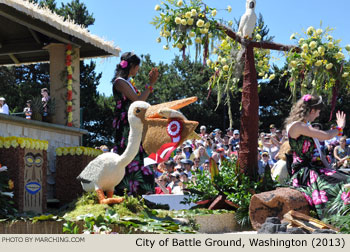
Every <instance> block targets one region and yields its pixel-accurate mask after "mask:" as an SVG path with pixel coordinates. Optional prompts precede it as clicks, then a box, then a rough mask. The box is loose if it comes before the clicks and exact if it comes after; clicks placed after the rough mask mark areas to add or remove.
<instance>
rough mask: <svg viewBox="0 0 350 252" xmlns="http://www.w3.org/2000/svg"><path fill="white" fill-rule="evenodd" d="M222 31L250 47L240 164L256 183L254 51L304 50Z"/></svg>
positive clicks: (257, 112) (244, 83) (243, 100)
mask: <svg viewBox="0 0 350 252" xmlns="http://www.w3.org/2000/svg"><path fill="white" fill-rule="evenodd" d="M218 29H222V30H224V32H225V33H226V34H227V36H229V37H230V38H232V39H233V40H235V41H237V42H238V43H240V44H244V45H245V47H246V51H245V63H244V64H245V65H244V73H243V90H242V115H241V128H240V139H241V140H240V151H239V154H238V163H239V165H240V167H241V169H243V170H244V172H245V173H246V174H247V175H249V177H250V178H252V179H255V178H256V177H257V176H256V175H257V172H258V134H259V95H258V82H257V77H256V69H255V63H254V47H256V48H260V49H272V50H278V51H289V50H295V51H296V52H300V51H301V49H300V48H299V47H295V46H286V45H282V44H277V43H271V42H255V41H249V40H246V39H244V38H242V37H241V36H239V35H237V34H236V33H235V32H234V31H232V29H231V28H229V27H227V26H225V25H222V24H218Z"/></svg>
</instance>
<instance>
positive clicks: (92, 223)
mask: <svg viewBox="0 0 350 252" xmlns="http://www.w3.org/2000/svg"><path fill="white" fill-rule="evenodd" d="M124 197H125V200H124V201H123V203H121V204H116V205H112V206H108V205H103V204H98V203H97V195H96V193H86V194H84V195H83V196H82V197H81V198H80V199H79V200H78V201H77V203H76V207H75V208H74V209H72V211H70V212H67V213H66V214H65V215H64V216H63V218H64V219H65V221H66V222H65V224H64V225H63V231H64V232H65V233H70V234H73V233H80V232H83V233H111V232H112V231H113V225H117V226H119V227H123V230H122V232H127V233H135V232H145V233H195V225H194V224H193V223H192V222H190V224H189V225H179V224H178V223H177V222H176V220H174V219H173V218H171V217H170V216H169V212H167V213H164V212H157V211H156V210H151V209H149V208H147V207H146V206H145V205H144V202H143V200H141V199H140V198H135V197H133V196H128V195H124ZM75 221H82V222H83V230H82V231H80V230H79V227H78V226H77V225H76V224H75V223H74V222H75Z"/></svg>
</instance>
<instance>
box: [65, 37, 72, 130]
mask: <svg viewBox="0 0 350 252" xmlns="http://www.w3.org/2000/svg"><path fill="white" fill-rule="evenodd" d="M66 66H67V113H68V119H67V126H68V127H72V126H73V112H72V111H73V103H72V98H73V88H72V84H73V69H72V45H71V44H68V45H67V46H66Z"/></svg>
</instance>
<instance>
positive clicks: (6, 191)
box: [0, 171, 17, 219]
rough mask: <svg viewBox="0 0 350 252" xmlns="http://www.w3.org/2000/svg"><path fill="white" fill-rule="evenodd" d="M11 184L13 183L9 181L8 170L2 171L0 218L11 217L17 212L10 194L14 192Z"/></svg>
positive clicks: (0, 173) (0, 179) (0, 174)
mask: <svg viewBox="0 0 350 252" xmlns="http://www.w3.org/2000/svg"><path fill="white" fill-rule="evenodd" d="M9 184H11V182H10V183H9V177H8V174H7V171H0V206H1V207H0V219H3V218H9V217H11V216H13V215H14V214H16V212H17V211H16V209H15V207H14V202H13V201H12V199H11V197H10V196H9V195H10V194H13V192H12V191H11V189H10V185H9ZM11 187H12V185H11Z"/></svg>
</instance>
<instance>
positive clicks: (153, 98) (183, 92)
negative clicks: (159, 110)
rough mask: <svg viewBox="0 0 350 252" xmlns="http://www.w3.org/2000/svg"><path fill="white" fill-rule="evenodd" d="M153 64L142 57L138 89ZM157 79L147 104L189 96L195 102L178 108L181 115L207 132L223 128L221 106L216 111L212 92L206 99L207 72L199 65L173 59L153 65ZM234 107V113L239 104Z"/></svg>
mask: <svg viewBox="0 0 350 252" xmlns="http://www.w3.org/2000/svg"><path fill="white" fill-rule="evenodd" d="M155 66H156V64H155V63H153V62H152V61H151V59H150V56H149V55H146V56H142V65H141V68H140V70H139V74H138V75H137V76H136V78H135V81H136V85H137V87H138V88H140V89H143V88H144V87H143V85H142V84H141V83H147V82H148V72H149V71H150V69H151V68H152V67H155ZM157 67H158V70H159V73H160V77H159V79H158V82H157V83H156V85H155V87H154V94H152V95H150V97H149V98H148V102H150V103H151V104H159V103H162V102H167V101H172V100H177V99H182V98H186V97H191V96H197V97H198V101H197V102H196V103H194V104H191V105H190V106H186V107H185V108H183V109H182V112H183V113H184V114H185V116H186V117H188V118H189V119H190V120H194V121H198V122H200V123H201V124H204V125H206V126H207V127H208V129H214V128H222V129H223V128H224V127H227V126H228V119H227V118H226V123H227V124H226V125H225V119H224V115H225V113H224V105H220V106H218V108H217V109H215V108H216V103H217V101H216V96H215V93H214V94H211V95H209V96H208V88H207V83H208V81H209V78H210V75H211V71H210V69H208V68H206V67H204V66H203V65H202V64H200V63H196V62H192V61H189V60H188V58H187V59H186V60H181V59H180V58H179V57H178V56H176V57H175V58H174V59H173V61H172V62H171V64H169V65H168V64H164V63H162V62H160V63H159V65H158V66H157ZM236 105H237V110H238V108H239V105H238V104H236Z"/></svg>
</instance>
